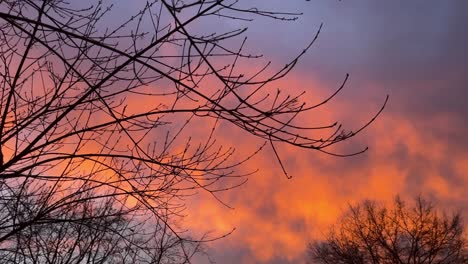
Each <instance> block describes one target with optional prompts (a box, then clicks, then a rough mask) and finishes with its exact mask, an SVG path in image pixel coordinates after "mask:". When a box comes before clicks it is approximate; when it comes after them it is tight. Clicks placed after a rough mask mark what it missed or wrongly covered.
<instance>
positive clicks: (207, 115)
mask: <svg viewBox="0 0 468 264" xmlns="http://www.w3.org/2000/svg"><path fill="white" fill-rule="evenodd" d="M91 3H92V4H89V5H88V4H87V3H86V1H73V2H70V3H68V2H66V1H62V0H43V1H37V0H22V1H14V0H6V1H1V2H0V20H1V22H0V60H1V64H0V86H1V96H0V252H1V253H0V256H1V260H2V261H3V262H30V263H35V262H50V263H78V262H80V261H83V262H102V263H106V262H128V261H130V262H131V261H132V260H133V261H137V262H142V263H144V262H145V261H146V262H150V263H152V262H160V263H167V262H169V263H173V262H177V261H178V262H186V261H188V259H189V258H190V256H191V255H192V254H193V253H194V252H197V251H198V250H199V246H200V244H199V242H201V241H209V240H210V239H213V238H204V237H203V238H197V239H193V238H190V236H189V233H187V232H186V230H185V229H183V228H178V227H177V226H178V225H177V224H176V223H177V222H178V221H180V220H181V219H182V218H183V217H184V209H185V203H186V199H187V198H188V197H189V196H191V195H194V194H196V193H197V192H198V191H205V192H208V193H210V194H212V196H213V197H214V198H215V199H218V197H217V193H218V192H220V191H225V190H229V189H232V188H235V187H236V186H239V185H241V184H243V183H244V182H245V180H246V177H247V176H249V175H250V174H251V173H252V172H247V173H239V172H238V170H236V168H237V167H238V166H240V165H241V164H243V163H244V162H245V161H247V160H249V159H250V158H251V157H252V156H253V155H255V154H256V153H257V152H258V151H260V150H261V149H262V148H263V147H265V146H266V147H270V148H271V150H272V151H273V152H274V153H275V155H276V157H277V161H278V163H279V165H280V166H281V168H283V171H284V173H285V174H286V175H287V173H286V168H284V166H283V164H282V162H281V154H280V152H279V151H278V149H277V148H278V145H279V144H288V145H293V146H296V147H298V148H304V149H311V150H317V151H321V152H325V153H329V154H333V155H338V154H335V153H331V152H330V151H329V150H327V149H328V147H330V146H331V145H333V144H336V143H339V142H341V141H343V140H346V139H349V138H351V137H353V136H355V135H356V134H357V133H359V132H360V131H361V130H362V129H364V128H365V127H367V126H368V125H369V124H370V123H371V122H372V121H373V120H374V119H375V117H374V118H372V119H371V120H370V121H369V122H368V123H366V124H364V125H363V126H361V127H360V128H358V129H356V130H355V131H345V130H344V129H343V128H342V127H341V125H339V124H337V123H334V124H331V125H324V126H320V127H305V126H301V124H300V122H299V121H300V118H301V117H302V116H309V114H310V111H313V110H314V109H316V108H317V107H319V106H321V105H323V104H325V103H327V102H328V101H329V100H330V99H332V98H333V97H334V96H335V95H336V94H337V93H338V92H339V91H340V90H341V89H343V87H344V85H345V82H346V80H347V77H346V78H345V81H344V82H343V85H341V86H340V87H339V88H338V89H337V90H336V91H335V92H334V93H332V94H331V95H330V97H329V98H326V99H325V100H324V101H323V102H321V103H319V104H316V105H306V104H305V102H303V101H302V95H303V94H290V93H289V92H287V91H284V90H281V89H278V90H271V87H270V85H271V84H274V83H275V81H277V80H279V79H281V78H282V77H284V76H285V75H286V74H287V73H289V72H290V71H291V70H292V69H293V67H294V66H295V65H296V63H297V61H298V60H299V58H300V57H302V56H303V55H304V54H305V52H306V51H307V50H308V49H309V48H310V47H311V46H312V44H313V43H314V41H315V39H316V38H317V36H318V33H319V32H320V30H318V32H317V35H316V36H315V37H314V38H313V39H312V40H311V42H310V43H309V44H308V45H307V46H306V48H305V49H304V50H303V51H302V52H300V53H299V55H298V56H296V57H295V58H293V59H292V60H291V62H289V63H288V64H286V65H285V66H284V67H282V68H281V69H279V70H277V71H273V72H272V70H271V69H270V68H271V67H270V63H266V64H265V65H264V66H262V67H260V68H259V69H257V70H250V69H249V70H243V68H242V65H246V62H250V61H251V60H255V59H258V58H260V57H261V56H260V55H252V54H249V53H247V52H245V51H244V50H245V44H246V43H247V41H246V38H245V32H246V28H239V29H233V30H226V31H219V29H217V30H215V29H212V28H210V27H207V26H206V23H212V22H214V21H216V23H221V22H223V21H224V22H226V21H229V20H236V21H244V22H245V23H247V22H249V21H252V20H253V18H255V17H263V18H266V19H274V20H284V21H288V20H295V19H296V18H297V16H298V15H299V14H295V13H285V12H274V11H269V10H260V9H258V8H254V7H245V6H247V5H248V4H249V3H248V1H245V2H244V3H242V5H241V3H240V2H239V1H237V0H230V1H228V0H225V1H222V0H205V1H203V0H201V1H200V0H191V1H173V0H171V1H168V0H153V1H147V2H145V3H143V4H142V3H139V2H138V3H137V2H135V3H133V2H132V5H134V6H137V7H138V6H139V5H141V7H139V9H138V11H136V12H135V13H131V11H127V10H126V12H115V11H113V10H115V9H113V8H112V5H106V4H104V3H103V2H102V1H91ZM134 6H132V7H134ZM384 105H385V104H384ZM383 107H384V106H382V109H383ZM382 109H380V111H378V112H377V114H376V116H377V115H378V114H379V113H380V112H381V111H382ZM221 125H222V126H231V127H232V126H234V127H238V128H239V129H240V130H243V131H245V132H246V133H249V134H250V135H251V136H252V137H257V138H260V139H263V140H264V144H263V145H261V146H260V147H259V148H258V149H257V150H256V151H252V153H242V156H243V158H242V159H238V158H236V157H237V156H235V149H234V148H233V147H232V146H223V145H221V143H219V142H218V141H217V140H216V133H217V131H218V129H219V127H220V126H221ZM317 131H321V133H317V134H314V133H315V132H317ZM194 133H195V134H194ZM192 134H193V135H192ZM325 134H326V136H324V135H325ZM314 135H315V136H314ZM359 152H360V151H358V152H357V153H359ZM352 154H354V153H351V154H348V155H352ZM344 156H346V155H344Z"/></svg>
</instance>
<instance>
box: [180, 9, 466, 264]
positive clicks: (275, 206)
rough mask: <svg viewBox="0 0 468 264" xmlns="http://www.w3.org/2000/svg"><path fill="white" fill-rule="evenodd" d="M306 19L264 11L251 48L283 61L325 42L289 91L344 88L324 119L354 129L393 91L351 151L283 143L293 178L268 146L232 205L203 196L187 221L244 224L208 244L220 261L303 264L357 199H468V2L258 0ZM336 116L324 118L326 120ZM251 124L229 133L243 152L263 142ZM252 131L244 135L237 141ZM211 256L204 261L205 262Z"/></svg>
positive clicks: (455, 205)
mask: <svg viewBox="0 0 468 264" xmlns="http://www.w3.org/2000/svg"><path fill="white" fill-rule="evenodd" d="M257 2H259V5H260V6H263V7H268V8H271V9H276V10H281V11H299V12H303V13H304V14H303V16H301V17H300V19H299V20H298V21H295V22H290V23H280V22H274V21H271V20H268V19H258V20H256V21H255V22H254V23H252V24H251V26H250V31H249V32H250V33H249V35H248V36H249V40H248V45H250V46H249V47H250V48H251V49H252V50H258V51H263V53H264V54H265V56H266V57H268V58H269V59H271V60H272V61H273V62H276V63H278V65H282V63H285V62H286V61H287V60H288V59H290V58H292V57H293V56H294V55H295V54H297V53H298V52H299V51H300V50H301V49H302V48H303V47H304V45H305V44H306V43H307V42H308V41H310V40H311V39H312V37H313V36H314V34H315V32H316V30H317V29H318V27H319V25H320V23H321V22H323V23H324V26H323V29H322V32H321V34H320V36H319V39H318V41H317V42H316V44H315V45H314V46H313V47H312V49H311V50H310V52H308V53H307V54H306V56H305V57H303V59H302V61H300V63H299V65H298V66H297V68H296V69H295V71H293V72H292V73H291V74H290V75H289V76H288V77H287V78H286V79H284V80H282V81H281V88H282V89H285V90H288V91H292V92H294V91H307V96H308V97H307V98H310V100H311V101H314V100H315V102H318V101H319V100H320V99H323V98H325V96H326V95H327V94H329V93H331V92H332V91H333V90H334V89H336V88H337V87H338V86H339V85H340V83H341V81H342V80H343V78H344V76H345V74H346V73H349V74H350V81H349V82H348V84H347V86H346V88H345V90H343V91H342V92H341V93H340V94H339V95H338V96H337V98H336V99H335V100H334V101H332V102H330V103H329V104H328V105H327V106H326V107H324V109H323V111H322V112H320V111H319V113H320V114H318V115H317V116H312V115H311V116H310V120H304V122H309V121H311V120H312V122H313V120H314V119H316V118H319V119H320V120H324V119H323V118H324V117H326V118H330V119H333V120H337V121H339V122H342V123H343V124H345V125H346V126H347V127H348V128H349V129H356V128H357V127H358V126H359V125H360V124H362V123H363V122H365V121H366V120H368V119H369V118H371V117H372V115H373V114H374V113H375V112H376V111H377V110H378V108H379V106H380V105H381V104H382V103H383V101H384V98H385V96H386V95H387V94H389V95H390V100H389V103H388V105H387V107H386V109H385V110H384V113H383V115H381V116H380V117H379V118H378V120H377V121H376V122H375V123H374V124H373V125H372V126H371V127H369V128H368V129H367V130H366V131H365V132H364V133H362V134H361V135H359V136H358V137H356V138H353V139H352V140H351V142H350V143H348V144H345V145H346V146H345V147H344V149H349V150H353V149H354V150H358V149H360V148H362V147H365V146H368V147H369V148H370V149H369V151H367V152H366V153H364V154H362V155H359V156H356V157H350V158H336V157H330V156H327V155H324V154H321V153H317V152H314V151H300V150H297V149H293V148H288V147H283V148H282V149H281V153H282V155H283V156H284V157H283V158H284V162H285V166H286V168H287V169H288V172H289V173H290V174H291V175H292V176H293V178H292V179H291V180H288V179H286V177H285V176H284V175H283V174H282V173H281V168H280V167H279V165H278V164H277V162H275V157H274V156H273V154H271V152H269V150H267V151H264V152H262V153H261V154H260V155H259V156H257V157H256V159H255V160H253V161H251V162H249V164H248V165H247V166H250V167H251V168H258V169H260V172H259V173H257V174H256V175H254V176H252V177H250V178H249V181H248V183H247V184H246V185H244V186H242V187H241V188H238V189H235V190H232V191H229V192H226V193H223V194H222V195H221V197H222V199H223V201H225V202H226V203H228V204H229V205H230V206H233V207H235V209H234V210H231V209H227V208H226V207H224V206H223V205H221V204H219V203H218V202H217V201H215V200H214V199H210V198H209V197H206V199H202V198H200V199H198V200H197V202H196V203H195V205H194V206H193V208H191V210H190V214H189V216H188V217H187V221H188V222H189V223H191V225H193V227H194V228H195V229H197V230H204V231H206V230H209V231H213V233H214V234H223V232H228V231H230V230H231V229H232V228H236V230H235V232H234V233H233V234H232V235H230V236H228V237H227V238H224V239H222V240H220V241H217V242H214V243H212V244H210V245H209V253H210V254H211V256H210V258H211V259H213V260H215V261H216V262H217V263H241V262H242V263H298V262H299V263H301V262H303V261H304V254H305V249H306V246H307V243H308V241H311V240H312V239H320V238H321V237H322V236H323V234H324V233H325V232H326V228H327V227H328V226H329V225H330V224H332V223H334V222H335V221H336V219H337V217H338V216H339V215H340V213H341V212H342V211H343V210H345V209H346V208H347V205H348V204H349V203H355V202H358V201H361V200H363V199H375V200H380V201H389V200H391V199H392V198H393V197H394V196H395V195H397V194H399V195H401V196H402V197H403V198H405V199H411V197H414V196H415V195H418V194H422V195H424V196H426V197H429V198H431V199H433V200H434V201H435V202H436V204H437V205H438V206H440V207H441V208H443V209H447V210H454V209H458V210H462V211H466V209H467V208H468V198H467V196H466V192H467V191H468V176H467V171H468V151H467V147H468V138H467V137H466V135H468V122H467V115H468V106H467V103H466V100H467V99H468V92H467V84H468V74H467V72H468V66H467V61H468V49H467V47H468V35H467V34H466V26H467V25H468V16H467V14H466V11H467V10H468V2H466V1H464V0H453V1H406V0H395V1H371V0H368V1H329V0H326V1H325V0H322V1H319V0H316V1H305V0H304V1H282V0H275V1H257ZM325 120H326V119H325ZM242 135H245V134H243V133H241V132H231V131H224V132H223V133H222V134H221V135H219V136H220V137H221V138H222V139H223V140H225V141H226V142H230V143H231V144H234V145H236V146H237V148H238V149H241V150H246V151H247V150H249V149H251V148H252V145H255V144H256V143H257V144H258V142H256V141H255V140H253V139H252V140H250V139H249V138H248V137H247V139H246V138H245V137H242ZM240 138H242V141H240V140H239V139H240ZM201 262H203V261H201Z"/></svg>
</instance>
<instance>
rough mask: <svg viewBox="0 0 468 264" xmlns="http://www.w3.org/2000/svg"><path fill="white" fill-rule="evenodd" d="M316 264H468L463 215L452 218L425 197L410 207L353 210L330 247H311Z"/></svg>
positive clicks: (329, 240) (366, 205)
mask: <svg viewBox="0 0 468 264" xmlns="http://www.w3.org/2000/svg"><path fill="white" fill-rule="evenodd" d="M309 252H310V256H311V260H314V261H316V263H356V264H357V263H375V264H380V263H408V264H409V263H414V264H425V263H439V264H449V263H452V264H463V263H468V242H467V238H466V233H465V232H464V224H463V220H462V218H461V215H460V213H455V214H453V215H450V216H448V215H446V214H445V213H443V214H442V213H441V212H440V211H439V210H437V209H436V208H435V207H434V206H433V205H432V204H431V203H430V202H428V201H426V200H424V199H423V198H421V197H418V198H416V199H415V204H414V205H413V206H411V207H408V206H407V205H406V204H405V203H404V202H403V201H402V200H401V199H400V198H398V197H397V198H396V199H395V201H394V203H393V206H392V207H390V208H389V207H385V206H384V205H381V204H378V203H376V202H373V201H365V202H363V203H361V204H358V205H356V206H350V209H349V211H348V212H347V213H345V214H344V215H343V217H342V219H341V220H340V221H339V223H338V224H337V225H336V226H334V227H333V228H332V229H331V230H330V232H329V234H328V235H327V237H326V239H325V241H316V242H314V243H312V244H311V245H310V250H309Z"/></svg>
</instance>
